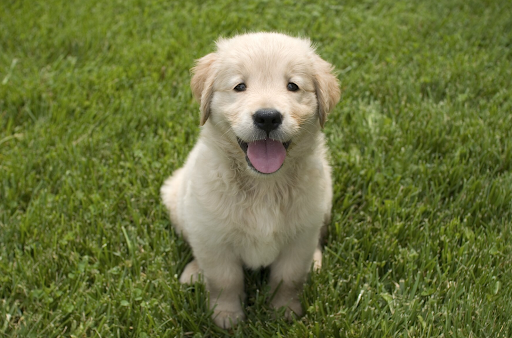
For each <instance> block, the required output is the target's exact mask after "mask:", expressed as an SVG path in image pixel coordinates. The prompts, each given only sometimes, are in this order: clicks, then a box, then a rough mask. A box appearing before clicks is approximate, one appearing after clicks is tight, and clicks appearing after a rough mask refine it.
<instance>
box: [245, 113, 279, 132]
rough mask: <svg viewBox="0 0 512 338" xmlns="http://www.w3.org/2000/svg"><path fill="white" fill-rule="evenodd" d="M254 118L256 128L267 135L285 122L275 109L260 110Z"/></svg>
mask: <svg viewBox="0 0 512 338" xmlns="http://www.w3.org/2000/svg"><path fill="white" fill-rule="evenodd" d="M252 117H253V119H254V124H255V125H256V127H258V128H260V129H262V130H264V131H266V132H267V135H268V134H270V132H271V131H272V130H275V129H277V128H279V126H280V125H281V123H282V122H283V116H282V115H281V113H280V112H278V111H277V110H275V109H260V110H258V111H257V112H256V113H254V115H253V116H252Z"/></svg>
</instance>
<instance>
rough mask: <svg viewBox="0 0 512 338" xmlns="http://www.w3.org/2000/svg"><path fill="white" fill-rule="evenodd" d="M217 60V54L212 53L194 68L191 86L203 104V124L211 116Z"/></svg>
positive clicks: (201, 59) (195, 95)
mask: <svg viewBox="0 0 512 338" xmlns="http://www.w3.org/2000/svg"><path fill="white" fill-rule="evenodd" d="M215 60H217V54H215V53H210V54H208V55H206V56H203V57H202V58H200V59H199V60H197V62H196V65H195V67H194V68H192V74H194V75H193V76H192V80H191V81H190V88H191V89H192V93H193V94H194V97H195V98H196V99H197V101H199V103H200V104H201V125H204V124H205V122H206V120H208V116H210V102H211V101H212V97H213V79H214V75H215V74H214V72H213V63H214V62H215Z"/></svg>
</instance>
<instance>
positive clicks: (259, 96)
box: [161, 33, 340, 328]
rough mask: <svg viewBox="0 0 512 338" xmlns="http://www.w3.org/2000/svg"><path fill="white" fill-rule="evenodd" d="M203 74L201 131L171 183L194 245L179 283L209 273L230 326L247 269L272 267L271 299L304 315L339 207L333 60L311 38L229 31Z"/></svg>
mask: <svg viewBox="0 0 512 338" xmlns="http://www.w3.org/2000/svg"><path fill="white" fill-rule="evenodd" d="M193 74H194V75H193V77H192V81H191V88H192V92H193V94H194V96H195V97H196V98H197V99H198V100H199V102H200V105H201V125H202V129H201V133H200V136H199V140H198V141H197V144H196V145H195V146H194V148H193V150H192V152H191V153H190V154H189V156H188V158H187V160H186V162H185V165H184V166H183V167H182V168H180V169H178V170H176V171H175V172H174V173H173V175H172V176H171V177H170V178H169V179H167V180H166V181H165V183H164V185H163V187H162V189H161V194H162V199H163V202H164V204H165V206H166V207H167V208H168V209H169V211H170V216H171V222H172V225H173V226H174V227H175V229H176V230H177V232H178V233H181V234H182V235H183V237H184V238H185V239H186V240H187V242H188V243H189V244H190V246H191V247H192V251H193V254H194V260H193V261H192V262H191V263H189V264H188V265H187V267H186V268H185V271H184V272H183V274H182V275H181V277H180V282H181V283H190V282H194V281H196V280H197V278H198V274H201V275H202V276H203V278H204V281H205V282H206V287H207V290H208V291H209V293H210V306H211V308H213V309H214V314H213V318H214V321H215V323H216V324H217V325H219V326H221V327H223V328H229V327H231V326H233V325H234V324H236V323H237V322H238V321H240V320H243V319H244V312H243V310H242V305H241V301H243V299H244V297H245V294H244V277H243V266H246V267H249V268H252V269H257V268H260V267H266V266H270V269H271V272H270V286H271V291H272V293H275V294H274V297H273V299H272V301H271V305H272V306H273V307H275V308H280V307H283V306H286V310H285V315H286V317H287V318H291V317H292V313H295V314H296V315H298V316H300V315H302V308H301V304H300V301H299V294H300V292H301V290H302V285H303V283H304V282H305V280H306V277H307V274H308V272H309V270H310V268H311V265H312V263H313V260H314V257H315V264H314V265H315V267H316V268H318V267H320V264H321V252H320V250H319V246H318V243H319V237H320V232H321V228H322V225H323V224H324V223H325V222H327V221H328V220H329V218H330V211H331V202H332V186H331V168H330V166H329V164H328V161H327V158H326V157H327V156H326V146H325V138H324V134H323V133H322V127H323V125H324V123H325V121H326V117H327V114H328V113H329V112H330V111H331V110H332V109H333V108H334V106H335V105H336V103H337V102H338V101H339V99H340V90H339V83H338V80H337V79H336V77H335V76H334V75H333V67H332V66H331V65H330V64H329V63H327V62H326V61H324V60H322V59H321V58H320V57H319V56H318V55H317V54H316V53H315V51H314V49H313V48H312V47H311V43H310V41H309V40H307V39H301V38H294V37H290V36H287V35H283V34H278V33H251V34H243V35H238V36H235V37H233V38H231V39H220V40H219V41H218V42H217V50H216V51H215V52H214V53H211V54H208V55H206V56H204V57H203V58H201V59H199V60H198V61H197V64H196V66H195V67H194V68H193Z"/></svg>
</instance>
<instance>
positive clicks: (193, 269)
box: [180, 259, 200, 284]
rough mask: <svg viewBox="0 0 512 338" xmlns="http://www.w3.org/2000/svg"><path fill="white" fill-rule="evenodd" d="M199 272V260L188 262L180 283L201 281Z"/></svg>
mask: <svg viewBox="0 0 512 338" xmlns="http://www.w3.org/2000/svg"><path fill="white" fill-rule="evenodd" d="M199 274H200V270H199V264H197V260H195V259H194V260H193V261H192V262H190V263H188V264H187V266H186V267H185V270H183V273H182V274H181V276H180V283H181V284H194V283H195V282H198V281H199Z"/></svg>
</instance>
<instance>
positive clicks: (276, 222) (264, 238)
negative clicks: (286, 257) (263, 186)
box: [229, 194, 311, 268]
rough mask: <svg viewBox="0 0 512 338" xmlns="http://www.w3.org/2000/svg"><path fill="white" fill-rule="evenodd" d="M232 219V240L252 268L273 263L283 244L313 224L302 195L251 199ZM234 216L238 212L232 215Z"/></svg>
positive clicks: (230, 235)
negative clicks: (306, 211)
mask: <svg viewBox="0 0 512 338" xmlns="http://www.w3.org/2000/svg"><path fill="white" fill-rule="evenodd" d="M246 202H247V203H244V204H243V205H241V206H240V208H239V212H238V213H236V218H234V219H232V220H231V222H230V223H231V227H230V228H231V232H230V234H229V237H230V241H231V243H232V245H233V247H234V248H235V251H237V253H238V254H239V255H240V257H241V258H242V260H243V261H244V263H245V264H246V265H247V266H248V267H251V268H258V267H261V266H268V265H270V264H271V263H272V262H273V261H274V260H275V259H276V258H277V256H278V255H279V253H280V252H281V250H282V248H283V246H284V245H286V244H287V243H288V242H290V241H293V240H294V238H295V237H296V235H297V233H298V232H301V231H302V228H304V227H305V226H308V225H311V224H309V223H310V221H309V220H308V218H307V217H304V215H303V212H304V208H305V205H303V203H302V199H300V198H298V199H296V200H290V199H289V198H284V197H283V196H277V197H276V196H275V195H274V196H272V195H271V194H267V198H266V199H262V198H257V199H255V200H252V201H251V200H248V201H246ZM232 216H235V215H232Z"/></svg>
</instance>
